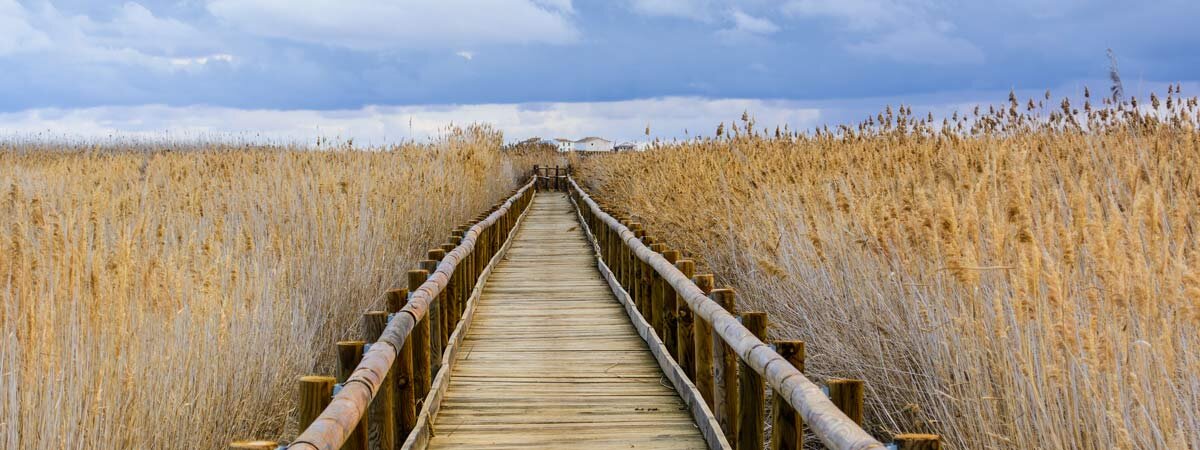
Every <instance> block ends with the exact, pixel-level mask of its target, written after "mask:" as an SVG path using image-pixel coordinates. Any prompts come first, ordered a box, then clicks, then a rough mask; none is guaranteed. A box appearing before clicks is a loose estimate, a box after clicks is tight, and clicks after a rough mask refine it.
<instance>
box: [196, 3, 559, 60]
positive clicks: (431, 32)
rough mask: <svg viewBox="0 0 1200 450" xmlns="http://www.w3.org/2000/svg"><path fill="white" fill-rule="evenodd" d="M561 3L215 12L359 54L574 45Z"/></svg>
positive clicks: (256, 7)
mask: <svg viewBox="0 0 1200 450" xmlns="http://www.w3.org/2000/svg"><path fill="white" fill-rule="evenodd" d="M570 8H571V2H569V1H561V0H537V1H532V0H391V1H382V0H312V1H308V2H304V5H303V6H300V5H297V4H296V2H294V1H292V0H213V1H210V2H209V3H208V11H209V12H210V13H212V14H213V15H214V16H216V17H218V18H220V19H222V20H224V21H226V22H228V23H230V24H233V25H234V26H237V27H239V28H241V29H242V30H243V31H245V32H247V33H252V34H259V35H264V36H269V37H276V38H283V39H289V40H293V41H300V42H307V43H315V44H323V45H332V46H338V47H344V48H350V49H355V50H389V49H397V48H417V49H424V48H429V47H430V46H431V45H432V46H443V47H447V48H454V47H459V48H461V47H463V46H480V45H495V44H533V43H546V44H566V43H571V42H574V41H575V40H576V39H577V38H578V32H577V31H576V30H575V28H574V26H573V24H572V23H571V22H570V20H569V19H568V18H567V14H569V13H570V11H572V10H571V9H570Z"/></svg>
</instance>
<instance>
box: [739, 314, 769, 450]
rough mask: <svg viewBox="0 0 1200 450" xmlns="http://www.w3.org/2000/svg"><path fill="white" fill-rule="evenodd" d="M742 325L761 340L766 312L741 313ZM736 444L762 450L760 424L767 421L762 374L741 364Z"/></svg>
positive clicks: (747, 448)
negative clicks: (738, 421)
mask: <svg viewBox="0 0 1200 450" xmlns="http://www.w3.org/2000/svg"><path fill="white" fill-rule="evenodd" d="M742 325H743V326H745V327H746V329H747V330H750V332H751V333H754V336H755V337H757V338H759V339H760V340H766V339H767V313H763V312H746V313H742ZM738 389H740V400H739V402H738V403H739V405H738V412H739V414H738V417H739V419H740V423H739V424H738V444H737V448H738V449H739V450H762V448H763V432H764V430H763V426H764V425H765V424H766V423H765V422H766V420H765V418H766V416H765V415H766V410H765V407H766V402H765V401H764V396H765V395H766V386H765V385H764V384H763V379H762V376H759V374H758V373H757V372H755V371H754V369H752V368H750V367H749V366H746V365H745V363H742V365H741V367H739V368H738Z"/></svg>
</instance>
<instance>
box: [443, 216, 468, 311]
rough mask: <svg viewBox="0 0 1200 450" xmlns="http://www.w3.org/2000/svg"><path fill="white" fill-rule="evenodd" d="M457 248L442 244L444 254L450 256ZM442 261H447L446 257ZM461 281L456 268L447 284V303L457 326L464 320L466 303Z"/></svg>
mask: <svg viewBox="0 0 1200 450" xmlns="http://www.w3.org/2000/svg"><path fill="white" fill-rule="evenodd" d="M451 239H453V238H451ZM457 246H458V245H456V244H454V243H453V242H452V241H447V242H446V243H445V244H442V254H443V255H449V254H450V252H452V251H454V247H457ZM441 259H445V256H443V257H442V258H441ZM460 279H462V274H460V273H459V272H458V268H457V267H456V268H454V272H452V273H451V274H450V281H449V282H447V283H446V303H447V304H449V305H450V308H449V311H450V316H451V317H453V318H454V323H455V324H456V325H457V323H458V321H459V320H460V319H462V313H463V307H462V305H463V303H465V301H464V300H463V294H462V292H461V289H460V288H459V286H458V280H460Z"/></svg>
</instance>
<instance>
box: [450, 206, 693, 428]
mask: <svg viewBox="0 0 1200 450" xmlns="http://www.w3.org/2000/svg"><path fill="white" fill-rule="evenodd" d="M474 316H475V317H474V319H473V320H472V323H471V325H470V328H469V329H467V333H466V335H465V338H464V339H463V342H462V347H461V349H460V350H459V353H458V355H457V358H456V360H455V361H454V362H453V364H452V366H451V369H450V384H449V387H448V389H447V391H446V394H445V397H444V398H443V399H442V405H441V409H440V411H439V412H438V414H437V417H436V419H435V420H434V421H433V430H434V432H433V435H434V437H433V439H431V440H430V445H429V447H430V448H437V449H442V448H459V449H476V448H478V449H483V448H565V447H576V448H594V449H607V448H613V449H615V448H624V449H628V448H644V449H702V448H707V446H706V444H705V441H704V439H703V436H702V434H701V432H700V430H699V429H698V428H697V426H696V423H695V421H694V420H693V419H692V416H691V414H690V413H689V411H688V408H687V406H686V405H684V403H683V402H682V401H681V400H680V397H679V395H678V394H677V393H676V392H675V389H674V387H673V386H672V385H671V383H670V381H669V380H668V379H667V378H666V377H665V376H664V375H663V372H662V369H661V368H660V367H659V365H658V363H657V362H656V361H655V359H654V357H653V356H652V354H651V353H650V350H649V349H648V348H647V346H646V342H644V341H643V340H642V338H641V337H640V336H639V335H638V333H637V331H636V330H635V328H634V326H633V325H632V324H631V323H630V318H629V316H628V315H627V314H626V310H625V308H624V307H623V306H622V305H621V303H619V302H618V300H617V298H616V296H615V295H614V294H613V292H612V291H611V290H610V288H609V285H608V283H607V282H606V281H605V279H604V278H603V277H602V276H601V274H600V271H599V270H598V269H597V266H596V257H595V252H594V250H593V249H592V246H591V244H590V243H589V242H588V240H587V237H586V236H585V234H584V231H583V229H582V227H581V226H580V223H579V220H578V218H577V217H576V215H575V209H574V208H573V207H572V205H571V203H570V201H569V200H568V199H567V196H566V195H565V194H564V193H561V192H545V193H539V194H538V195H537V196H536V197H534V200H533V204H532V205H531V206H530V209H529V211H528V212H527V213H526V216H525V218H524V220H523V223H522V224H521V225H520V227H519V228H518V229H517V231H516V235H515V236H514V238H513V241H512V243H511V247H510V248H509V249H508V251H507V253H506V254H504V256H503V257H502V259H501V260H500V261H499V262H498V264H497V265H496V266H495V268H494V269H493V271H492V273H491V275H490V276H489V277H488V279H487V281H486V284H485V285H484V288H483V292H482V295H481V296H480V298H479V299H478V304H477V306H476V310H475V311H474Z"/></svg>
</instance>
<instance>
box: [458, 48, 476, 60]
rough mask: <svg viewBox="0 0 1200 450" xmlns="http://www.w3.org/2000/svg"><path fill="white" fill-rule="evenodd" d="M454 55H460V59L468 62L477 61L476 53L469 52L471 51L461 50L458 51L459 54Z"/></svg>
mask: <svg viewBox="0 0 1200 450" xmlns="http://www.w3.org/2000/svg"><path fill="white" fill-rule="evenodd" d="M454 54H455V55H458V57H459V58H462V59H465V60H467V61H470V60H472V59H475V52H469V51H466V50H459V51H457V52H454Z"/></svg>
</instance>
